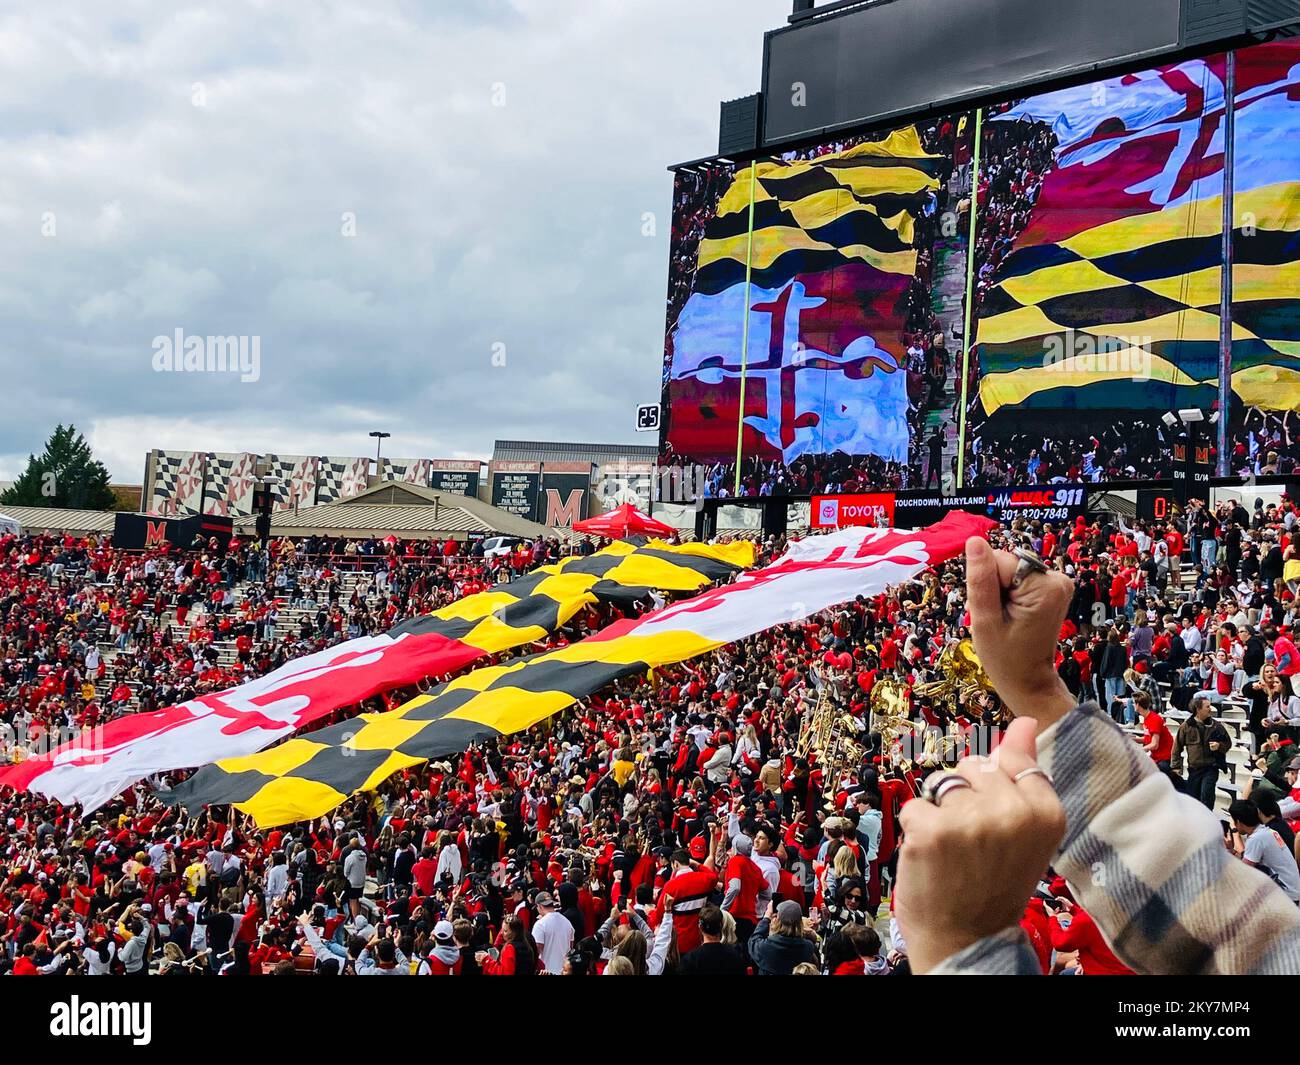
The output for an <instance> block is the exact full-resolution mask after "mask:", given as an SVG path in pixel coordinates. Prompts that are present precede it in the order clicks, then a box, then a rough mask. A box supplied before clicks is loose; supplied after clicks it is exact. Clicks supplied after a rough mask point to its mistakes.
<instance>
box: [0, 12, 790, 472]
mask: <svg viewBox="0 0 1300 1065" xmlns="http://www.w3.org/2000/svg"><path fill="white" fill-rule="evenodd" d="M788 12H789V0H710V2H709V3H707V4H701V3H698V2H697V0H587V2H585V3H583V4H581V5H575V4H568V3H562V2H557V0H514V2H509V0H477V2H475V3H468V2H467V3H464V4H456V3H453V2H451V0H438V2H437V3H435V4H427V3H418V2H415V0H378V2H376V3H368V4H365V5H357V4H347V3H344V2H341V0H330V2H323V3H320V4H316V5H312V6H311V7H310V8H303V7H300V6H297V5H286V4H274V3H269V2H260V0H243V2H240V0H234V2H231V3H226V4H220V5H218V4H215V3H210V4H208V3H181V4H173V5H167V7H166V9H165V10H164V9H163V8H159V7H158V6H157V5H156V4H150V3H145V2H143V0H123V2H119V3H116V4H113V5H101V4H96V3H92V2H90V0H84V2H81V3H73V4H70V5H58V6H56V7H54V8H50V7H49V6H48V5H46V6H44V7H35V8H31V9H28V10H24V11H16V10H11V11H10V12H9V13H8V14H6V15H4V16H0V62H3V63H4V64H5V66H6V70H7V77H6V78H4V79H0V129H3V130H4V131H5V132H4V138H3V140H0V205H2V207H0V210H2V211H3V213H2V214H0V224H3V226H4V228H5V230H6V240H7V244H8V247H7V249H6V251H7V253H8V254H6V256H4V257H3V259H2V260H0V307H2V308H3V309H4V310H5V312H6V313H5V314H4V315H2V316H0V360H3V364H4V367H5V371H6V389H5V393H4V402H3V406H0V412H3V413H4V415H5V416H4V417H3V418H0V475H12V474H13V473H15V472H16V469H15V467H20V466H21V462H22V460H23V459H24V458H25V456H26V454H27V452H29V451H35V450H39V449H40V447H41V446H42V444H43V442H44V439H45V437H46V436H47V435H48V432H49V431H50V429H51V428H52V427H53V425H54V423H55V422H56V421H59V420H63V421H68V420H70V419H71V420H73V421H75V422H76V423H77V425H78V426H79V427H80V428H82V429H83V431H85V432H87V435H88V436H89V437H90V438H91V439H92V442H93V443H94V444H95V446H96V448H99V449H102V452H103V457H104V459H105V461H106V462H107V463H108V464H109V466H110V469H111V470H112V472H113V474H114V475H115V477H117V478H120V479H122V480H128V481H134V480H138V479H139V477H140V473H141V470H142V468H143V462H144V455H145V452H146V450H147V449H148V448H150V447H172V448H196V449H209V450H220V451H226V450H230V451H235V450H280V451H286V452H305V453H309V454H310V453H320V454H326V453H330V454H349V453H357V454H367V453H368V446H367V438H366V437H365V432H366V431H368V430H369V429H370V428H374V427H376V426H382V427H383V428H386V429H388V430H389V431H392V432H393V433H394V439H393V440H392V441H390V442H389V446H390V447H391V448H392V453H393V454H399V453H400V454H403V455H421V454H426V455H452V454H466V453H468V454H479V455H485V454H486V453H487V452H488V451H489V450H490V448H491V444H492V440H493V438H494V437H497V436H501V437H538V438H547V437H552V438H564V439H571V438H573V437H574V436H584V437H588V438H590V439H593V440H639V439H640V438H637V437H636V436H635V434H633V433H632V432H631V421H632V411H633V408H634V407H635V405H636V404H637V403H639V402H645V401H646V400H649V399H653V398H654V397H655V395H656V394H657V391H658V381H659V365H658V358H659V355H658V353H659V351H660V349H661V345H662V330H663V314H664V312H663V301H664V292H665V288H666V271H667V258H668V256H667V239H668V233H669V229H670V226H669V222H668V219H669V214H670V202H671V177H670V175H669V174H667V173H666V172H665V169H664V168H665V166H666V165H667V164H669V163H671V162H674V161H677V160H680V159H684V158H692V157H695V156H700V155H705V154H708V153H709V152H710V151H711V150H712V148H713V146H714V145H715V144H716V137H717V114H718V110H717V108H718V101H719V100H720V99H726V98H731V97H735V96H739V95H743V94H745V93H748V92H752V91H754V90H755V89H757V88H758V82H759V76H760V59H761V48H762V33H763V31H764V30H765V29H770V28H772V27H775V26H777V25H780V24H781V23H782V21H783V19H784V18H785V16H786V15H787V14H788ZM497 85H499V86H501V87H503V88H504V93H505V106H504V107H497V106H494V100H493V95H494V86H497ZM196 100H197V101H198V102H199V103H201V106H196V104H195V101H196ZM647 211H653V212H655V213H656V215H657V216H658V227H657V235H656V236H655V237H653V238H646V237H643V236H641V219H642V215H643V213H644V212H647ZM345 212H351V213H352V215H353V216H354V217H355V233H356V235H355V236H345V235H343V231H342V227H343V224H342V218H343V215H344V213H345ZM47 215H52V216H53V217H54V218H55V220H56V221H57V235H55V236H43V235H42V220H43V219H44V218H45V217H46V216H47ZM177 327H181V328H183V329H184V330H185V331H186V332H187V333H189V334H198V335H206V334H220V335H256V336H259V337H261V338H262V352H263V354H262V360H263V372H262V377H261V380H260V381H259V382H257V383H256V384H240V383H239V382H238V381H229V380H220V381H218V380H213V379H210V378H204V377H202V376H201V375H184V374H155V373H153V372H152V370H151V368H150V362H149V355H150V343H151V340H152V338H153V337H154V336H156V335H159V334H162V333H170V332H171V331H172V330H174V329H175V328H177ZM498 342H499V343H504V344H506V346H507V350H508V353H509V355H508V360H507V365H506V366H505V367H493V365H492V362H491V352H492V345H493V344H494V343H498ZM386 450H388V448H386Z"/></svg>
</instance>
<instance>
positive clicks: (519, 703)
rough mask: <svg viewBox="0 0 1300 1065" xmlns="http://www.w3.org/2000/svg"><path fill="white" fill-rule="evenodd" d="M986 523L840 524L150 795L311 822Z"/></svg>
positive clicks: (869, 580) (903, 566)
mask: <svg viewBox="0 0 1300 1065" xmlns="http://www.w3.org/2000/svg"><path fill="white" fill-rule="evenodd" d="M993 524H994V523H993V522H991V521H989V520H988V519H987V518H983V517H979V516H977V515H973V514H965V513H960V512H954V513H952V514H949V515H948V517H947V518H945V519H944V520H943V521H942V522H940V523H939V524H938V525H933V526H931V527H930V528H928V529H923V530H921V531H919V532H910V531H908V530H898V529H890V530H881V529H844V530H841V531H838V532H835V533H832V534H831V535H829V536H817V537H811V538H809V539H806V540H802V541H799V542H797V543H795V544H792V545H791V547H790V549H789V550H788V551H787V552H786V554H785V555H783V556H782V557H781V558H780V559H779V560H778V561H777V562H775V563H773V564H772V565H770V566H767V567H765V568H764V569H761V570H756V571H752V572H749V573H744V574H742V575H741V576H740V577H738V578H737V579H736V580H735V581H734V582H733V583H731V584H729V585H724V586H720V587H715V588H712V589H710V590H708V591H706V592H703V593H701V594H700V595H697V596H696V597H694V598H693V599H687V600H684V601H682V602H679V603H675V604H672V605H670V606H667V607H664V608H663V609H661V610H658V611H655V612H654V613H652V614H648V615H646V616H645V617H642V618H638V619H630V620H627V621H622V622H618V623H616V624H614V625H611V626H610V627H609V628H607V629H605V630H603V631H601V632H600V633H598V634H596V635H595V636H591V637H588V638H587V639H585V640H583V641H581V642H580V643H575V644H571V645H569V646H568V647H563V648H560V649H559V650H555V651H547V652H544V653H542V654H537V655H532V656H529V657H527V658H521V659H519V660H518V661H515V662H510V663H507V664H506V665H500V666H489V667H485V668H481V669H477V670H475V671H473V672H472V673H468V674H466V675H465V676H462V677H458V678H456V679H455V680H452V681H449V682H448V683H446V684H444V685H442V686H441V687H439V688H437V689H435V690H434V691H432V692H430V693H429V694H428V695H421V696H419V697H417V698H415V699H412V700H411V701H410V702H408V703H406V704H405V705H404V706H401V707H398V708H397V709H396V710H393V711H391V712H390V713H385V714H366V715H363V716H362V717H360V718H357V719H356V720H352V721H345V722H343V723H341V724H338V725H331V726H330V727H328V728H324V729H321V730H320V731H318V732H315V733H312V734H311V735H309V736H304V737H300V738H298V739H292V740H289V741H288V742H286V743H283V744H281V745H280V746H279V747H276V748H274V749H273V750H269V751H264V752H263V753H261V754H256V755H253V756H251V757H247V758H231V759H226V760H223V761H220V762H218V763H216V764H215V765H210V766H207V767H206V768H204V769H202V770H200V771H199V772H198V773H196V774H195V775H194V777H193V778H192V779H190V780H188V781H186V782H185V783H184V784H182V785H180V787H178V788H175V789H174V790H172V791H170V792H165V793H162V794H161V795H160V798H162V799H163V801H164V802H167V803H169V804H178V805H182V806H185V807H188V808H190V809H197V808H198V807H199V806H206V805H212V804H214V803H215V804H226V803H233V804H234V805H235V806H236V807H237V808H238V809H240V810H242V811H243V812H245V813H248V814H252V815H253V817H254V819H255V820H256V821H257V823H258V824H259V825H260V826H263V827H266V826H270V825H281V824H288V823H290V822H293V821H300V820H305V819H308V818H314V817H318V816H320V815H322V814H325V813H328V812H329V811H330V810H332V809H333V808H334V807H336V806H337V805H339V803H341V802H343V801H344V799H346V798H347V797H348V796H350V795H354V794H356V793H357V792H362V791H369V790H372V789H374V788H377V787H378V786H379V785H380V784H382V783H383V782H384V781H385V780H387V779H388V778H389V777H391V776H392V775H393V774H394V773H396V772H398V771H400V770H402V769H405V768H408V767H410V766H415V765H419V764H420V763H422V762H425V761H427V760H429V759H431V758H440V757H442V756H444V755H447V754H451V753H453V752H456V751H463V750H464V749H465V748H466V746H467V745H469V744H471V743H475V742H479V741H482V740H487V739H492V738H494V737H498V736H504V735H509V734H511V733H516V732H522V731H524V730H526V729H529V728H532V727H533V726H534V725H537V724H539V723H541V722H543V721H545V720H546V719H547V718H549V717H551V716H553V715H554V714H556V713H559V712H560V711H561V710H564V709H565V708H567V707H569V706H571V705H573V704H574V703H575V702H577V701H578V700H579V699H582V698H585V697H586V696H588V695H590V694H591V693H593V692H595V691H597V690H599V689H601V688H603V687H605V686H607V685H609V684H612V683H613V682H614V681H616V680H619V679H620V678H623V677H631V676H636V675H638V674H641V673H644V672H645V671H646V670H647V669H649V668H651V667H654V666H662V665H667V664H669V663H673V662H681V661H684V660H685V659H688V658H693V657H695V656H696V655H701V654H704V653H705V652H707V651H711V650H714V649H715V648H718V647H722V646H724V645H726V644H728V643H731V642H733V641H735V640H739V639H742V638H744V637H746V636H750V635H752V634H753V633H756V632H761V631H762V630H764V629H767V628H771V627H772V626H774V625H779V624H783V623H788V622H796V621H801V620H803V619H804V618H806V617H808V616H810V615H811V614H815V613H817V612H818V611H820V610H824V609H826V608H827V607H831V606H834V605H835V604H837V603H842V602H846V601H847V600H850V599H852V598H854V597H855V596H858V595H864V596H871V595H877V594H879V593H881V592H883V591H885V589H886V588H887V587H889V586H890V585H895V584H898V583H900V582H902V581H905V580H908V579H910V578H912V577H915V576H916V575H917V574H918V573H920V572H921V571H922V570H923V569H925V568H926V567H927V566H930V565H933V564H935V563H938V562H942V561H944V560H945V559H948V558H952V557H953V556H954V555H956V554H958V553H959V552H960V551H961V550H962V548H963V546H964V545H965V543H966V540H967V539H968V538H969V537H971V536H982V535H985V534H986V533H987V532H988V530H989V528H991V527H992V525H993Z"/></svg>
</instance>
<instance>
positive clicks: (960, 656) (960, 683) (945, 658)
mask: <svg viewBox="0 0 1300 1065" xmlns="http://www.w3.org/2000/svg"><path fill="white" fill-rule="evenodd" d="M935 668H936V669H937V670H938V671H939V673H940V674H942V679H940V680H934V681H930V682H929V683H928V684H918V685H917V686H916V688H915V691H916V694H917V695H920V696H924V697H926V698H929V699H934V700H936V701H938V702H942V703H947V704H948V705H949V706H950V707H951V708H952V709H953V710H954V711H956V710H958V709H960V707H962V706H963V705H965V704H966V703H969V702H973V701H974V700H975V699H977V698H979V696H981V695H994V694H996V693H995V692H994V691H993V684H992V683H991V682H990V681H989V676H988V674H987V673H985V672H984V667H983V666H982V665H981V664H980V660H979V655H977V654H976V653H975V647H974V645H973V644H972V643H971V642H970V640H960V641H958V642H957V643H950V644H948V646H947V647H945V648H944V649H943V652H942V653H941V654H940V655H939V661H938V663H936V667H935Z"/></svg>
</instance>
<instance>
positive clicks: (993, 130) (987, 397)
mask: <svg viewBox="0 0 1300 1065" xmlns="http://www.w3.org/2000/svg"><path fill="white" fill-rule="evenodd" d="M1224 62H1225V61H1224V58H1223V57H1222V56H1218V57H1213V58H1211V59H1208V60H1195V61H1192V62H1187V63H1180V64H1177V65H1175V66H1169V67H1162V68H1160V69H1157V70H1149V71H1144V72H1142V73H1139V74H1132V75H1126V76H1124V77H1119V78H1112V79H1109V80H1108V81H1104V82H1099V83H1093V84H1089V85H1082V86H1078V87H1076V88H1072V89H1063V90H1061V91H1059V92H1053V93H1047V94H1044V95H1042V96H1035V97H1031V98H1030V99H1028V100H1026V101H1024V102H1023V103H1021V104H1019V105H1017V106H1015V107H1012V108H1011V109H1010V110H1008V111H1006V112H1004V113H1002V114H1000V115H997V116H995V117H994V118H993V119H992V120H991V123H990V144H991V145H994V146H997V145H1001V146H1002V147H1001V154H1003V155H1005V156H1006V157H1005V158H999V154H1000V153H999V149H998V148H997V147H994V148H993V149H992V150H991V151H990V152H989V155H990V156H991V158H989V159H988V161H987V165H988V167H989V168H990V170H989V172H990V173H993V174H994V177H993V180H994V181H995V182H999V181H1000V182H1003V183H1005V182H1008V181H1010V182H1019V183H1021V184H1022V185H1023V186H1025V188H1024V192H1025V193H1028V192H1029V187H1030V186H1031V185H1032V184H1033V182H1034V175H1033V174H1032V167H1028V166H1027V164H1026V157H1032V156H1033V155H1034V154H1035V150H1034V149H1033V148H1032V147H1022V146H1028V145H1032V144H1033V143H1034V142H1035V141H1037V142H1038V143H1039V145H1040V147H1039V149H1038V151H1039V152H1040V153H1041V144H1042V138H1044V137H1045V136H1047V137H1050V138H1051V139H1052V140H1051V143H1053V144H1054V148H1053V150H1052V151H1051V154H1050V162H1049V163H1048V164H1047V165H1048V172H1047V173H1046V175H1045V176H1043V178H1042V184H1041V189H1040V190H1039V193H1038V197H1037V201H1036V202H1035V203H1034V204H1033V206H1032V210H1031V212H1030V214H1029V218H1028V221H1027V225H1026V226H1025V228H1024V230H1023V231H1022V232H1021V233H1020V234H1019V235H1018V236H1016V237H1015V238H1014V243H1013V245H1012V248H1011V251H1010V252H1009V254H1007V256H1006V257H1005V259H1003V260H1002V261H1001V262H1000V263H999V264H998V265H997V266H996V272H995V274H994V277H993V281H994V284H993V286H992V287H991V288H990V290H989V291H988V292H987V293H986V295H985V297H984V301H983V304H982V306H981V309H980V320H979V329H978V334H977V339H978V352H979V364H980V374H981V379H980V399H981V400H982V403H983V406H984V409H985V411H986V412H988V413H989V414H993V413H995V412H996V411H998V410H999V409H1001V408H1002V407H1022V406H1029V407H1046V408H1059V407H1065V408H1074V407H1082V408H1132V409H1146V408H1153V409H1154V408H1158V409H1160V410H1162V411H1163V410H1168V409H1169V408H1171V407H1175V408H1176V407H1178V406H1190V405H1206V406H1208V405H1209V404H1211V403H1213V401H1214V392H1215V389H1216V388H1217V384H1216V382H1217V380H1218V362H1219V332H1220V327H1219V300H1220V285H1221V275H1222V270H1221V267H1222V261H1223V259H1222V233H1223V224H1222V223H1223V199H1222V197H1223V141H1222V130H1221V126H1222V121H1223V99H1224V89H1223V78H1224ZM1012 124H1015V125H1016V127H1017V128H1016V129H1015V130H1014V131H1013V130H1012V129H1010V128H1009V127H1010V125H1012ZM999 127H1001V128H999ZM999 135H1001V137H1007V136H1008V135H1012V143H1013V144H1015V145H1017V149H1016V150H1015V151H1011V150H1009V147H1008V146H1007V144H1006V141H1004V140H1001V139H1000V137H999ZM994 168H997V169H994ZM1027 170H1028V171H1030V172H1029V173H1028V174H1026V171H1027ZM1030 194H1031V195H1032V193H1030ZM980 209H981V211H984V212H985V214H984V215H983V219H984V221H983V224H984V227H985V229H984V232H985V234H989V233H990V232H991V230H990V226H997V225H1000V224H1002V223H1003V221H1004V220H1003V219H1001V218H996V217H995V218H990V217H989V214H988V211H989V210H990V203H989V201H988V199H987V198H986V197H982V200H981V204H980Z"/></svg>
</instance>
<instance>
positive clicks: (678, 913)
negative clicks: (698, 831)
mask: <svg viewBox="0 0 1300 1065" xmlns="http://www.w3.org/2000/svg"><path fill="white" fill-rule="evenodd" d="M721 839H722V826H721V825H715V826H714V828H713V838H712V841H710V840H706V839H705V838H704V837H703V836H696V837H695V838H694V839H693V840H691V843H690V851H689V852H688V851H684V850H681V849H678V850H676V851H674V852H673V856H672V869H673V874H672V876H671V877H670V878H669V879H668V882H667V883H666V884H664V888H663V891H662V892H661V894H660V896H659V905H658V907H657V908H656V910H655V913H656V915H657V916H658V917H659V918H662V917H663V914H664V911H665V908H666V906H667V907H671V911H672V921H673V929H674V931H676V933H677V949H678V951H679V952H681V953H682V954H686V953H688V952H689V951H692V950H694V949H695V948H696V947H698V946H699V945H700V944H701V943H702V942H703V941H704V940H703V937H702V936H701V935H700V911H701V910H702V909H704V905H705V903H707V902H708V901H709V896H711V895H712V894H713V893H714V892H715V891H716V890H717V887H718V869H717V866H716V865H715V864H714V854H715V853H716V852H717V849H718V843H719V841H720V840H721ZM696 861H699V862H701V863H702V864H701V865H700V866H699V868H698V869H697V868H696V867H695V864H694V863H695V862H696ZM665 904H666V905H665ZM656 923H657V922H656Z"/></svg>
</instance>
